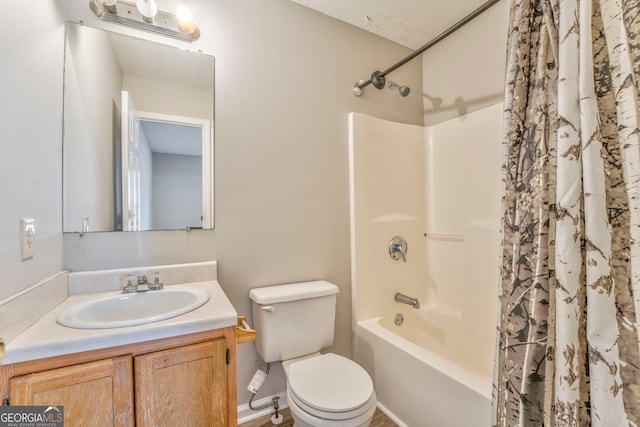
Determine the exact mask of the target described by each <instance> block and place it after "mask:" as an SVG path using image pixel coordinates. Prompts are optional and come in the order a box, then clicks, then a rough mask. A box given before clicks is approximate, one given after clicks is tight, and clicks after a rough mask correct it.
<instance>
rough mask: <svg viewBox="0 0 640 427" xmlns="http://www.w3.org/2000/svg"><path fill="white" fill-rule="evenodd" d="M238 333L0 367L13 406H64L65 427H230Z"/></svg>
mask: <svg viewBox="0 0 640 427" xmlns="http://www.w3.org/2000/svg"><path fill="white" fill-rule="evenodd" d="M235 348H236V338H235V327H227V328H222V329H216V330H212V331H206V332H199V333H194V334H189V335H184V336H179V337H174V338H166V339H160V340H153V341H146V342H141V343H135V344H129V345H123V346H117V347H110V348H106V349H99V350H93V351H86V352H82V353H74V354H69V355H62V356H56V357H51V358H45V359H38V360H33V361H27V362H19V363H15V364H11V365H6V366H0V393H2V395H3V396H9V403H10V404H11V405H13V406H17V405H49V404H51V403H55V404H57V405H62V406H64V410H65V414H67V415H68V416H70V417H69V418H66V421H68V422H69V425H78V426H81V425H100V426H133V425H136V426H176V425H208V426H233V425H236V424H237V419H236V406H237V404H236V362H235V359H236V357H235V353H236V351H235Z"/></svg>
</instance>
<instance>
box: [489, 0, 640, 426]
mask: <svg viewBox="0 0 640 427" xmlns="http://www.w3.org/2000/svg"><path fill="white" fill-rule="evenodd" d="M507 56H508V57H507V60H508V63H507V82H506V90H505V114H504V139H503V148H504V162H503V186H504V188H503V190H504V193H503V194H504V198H503V208H504V211H503V215H504V217H503V227H502V239H503V248H502V276H501V285H500V296H499V312H498V334H497V345H496V359H495V369H494V386H493V396H492V397H493V405H494V411H493V415H494V419H493V425H494V426H527V427H528V426H546V427H551V426H603V427H617V426H640V346H639V343H638V325H639V324H640V322H639V318H640V144H639V138H640V126H639V125H640V123H639V122H640V117H639V114H640V99H639V96H638V95H639V88H638V79H640V5H639V2H638V1H637V0H633V1H631V0H592V1H582V0H522V1H519V0H512V1H511V13H510V30H509V42H508V50H507Z"/></svg>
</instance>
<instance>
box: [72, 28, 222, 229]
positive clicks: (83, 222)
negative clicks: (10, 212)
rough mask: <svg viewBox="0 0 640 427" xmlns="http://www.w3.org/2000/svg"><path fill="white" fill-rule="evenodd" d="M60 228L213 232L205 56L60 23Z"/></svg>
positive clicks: (210, 71)
mask: <svg viewBox="0 0 640 427" xmlns="http://www.w3.org/2000/svg"><path fill="white" fill-rule="evenodd" d="M65 49H66V50H65V72H64V141H63V144H64V150H63V220H64V231H65V232H93V231H143V230H179V229H196V228H204V229H210V228H213V196H214V195H213V154H214V153H213V109H214V105H213V90H214V85H213V79H214V59H213V57H211V56H208V55H204V54H202V53H199V52H190V51H185V50H181V49H178V48H176V47H173V46H167V45H163V44H159V43H154V42H151V41H148V40H142V39H137V38H134V37H129V36H124V35H122V34H117V33H111V32H108V31H103V30H99V29H95V28H91V27H87V26H85V25H79V24H74V23H67V26H66V47H65Z"/></svg>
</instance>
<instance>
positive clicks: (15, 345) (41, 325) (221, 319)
mask: <svg viewBox="0 0 640 427" xmlns="http://www.w3.org/2000/svg"><path fill="white" fill-rule="evenodd" d="M186 285H187V286H192V287H196V288H201V289H203V290H205V291H206V292H207V293H208V294H209V301H208V302H207V303H206V304H204V305H203V306H201V307H199V308H197V309H195V310H193V311H190V312H188V313H185V314H183V315H180V316H177V317H173V318H171V319H166V320H162V321H159V322H154V323H149V324H146V325H138V326H128V327H124V328H111V329H74V328H67V327H65V326H61V325H59V324H58V323H57V322H56V317H57V316H58V314H59V313H60V312H61V311H62V310H64V309H66V308H67V307H69V306H70V305H73V304H75V303H77V302H79V301H83V300H86V299H89V298H94V297H96V296H98V295H100V294H95V293H94V294H82V295H73V296H70V297H69V298H67V299H66V300H65V301H63V302H62V303H61V304H60V305H58V306H57V307H56V308H54V309H53V310H51V311H50V312H49V313H48V314H46V315H45V316H43V317H42V318H41V319H40V320H39V321H38V322H36V323H34V324H33V325H32V326H30V327H29V328H28V329H27V330H25V331H24V332H23V333H21V334H20V335H18V336H17V337H16V338H15V339H13V340H12V341H11V342H10V343H9V344H8V345H7V346H6V351H5V354H4V359H3V360H2V363H0V364H2V365H7V364H10V363H17V362H24V361H27V360H34V359H41V358H45V357H52V356H60V355H64V354H72V353H78V352H82V351H88V350H96V349H100V348H108V347H114V346H119V345H125V344H133V343H137V342H143V341H150V340H155V339H160V338H170V337H175V336H180V335H186V334H191V333H195V332H203V331H208V330H212V329H219V328H225V327H228V326H234V325H236V323H237V317H238V315H237V313H236V310H235V309H234V308H233V306H232V305H231V303H230V302H229V300H228V299H227V296H226V295H225V294H224V292H223V291H222V288H221V287H220V284H219V283H218V282H217V281H206V282H196V283H188V284H186ZM169 286H171V285H169ZM154 292H162V291H154Z"/></svg>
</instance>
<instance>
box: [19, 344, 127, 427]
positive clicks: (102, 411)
mask: <svg viewBox="0 0 640 427" xmlns="http://www.w3.org/2000/svg"><path fill="white" fill-rule="evenodd" d="M131 372H132V363H131V356H120V357H114V358H110V359H104V360H97V361H95V362H87V363H81V364H79V365H72V366H67V367H63V368H57V369H50V370H48V371H42V372H36V373H33V374H27V375H21V376H18V377H15V378H12V379H11V380H10V381H9V399H10V402H11V404H13V405H52V404H53V405H55V406H59V405H63V406H64V414H65V422H66V423H67V425H70V426H110V425H112V426H132V425H133V389H132V387H131Z"/></svg>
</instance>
